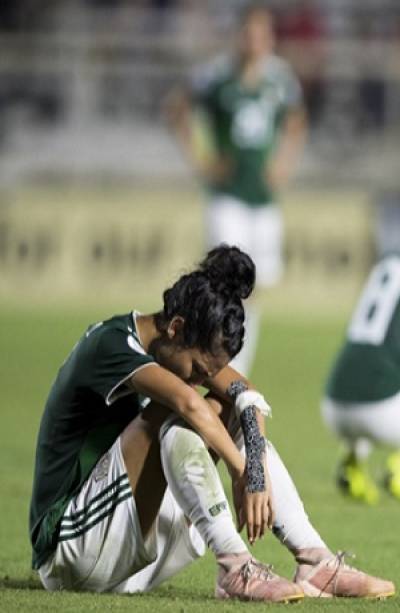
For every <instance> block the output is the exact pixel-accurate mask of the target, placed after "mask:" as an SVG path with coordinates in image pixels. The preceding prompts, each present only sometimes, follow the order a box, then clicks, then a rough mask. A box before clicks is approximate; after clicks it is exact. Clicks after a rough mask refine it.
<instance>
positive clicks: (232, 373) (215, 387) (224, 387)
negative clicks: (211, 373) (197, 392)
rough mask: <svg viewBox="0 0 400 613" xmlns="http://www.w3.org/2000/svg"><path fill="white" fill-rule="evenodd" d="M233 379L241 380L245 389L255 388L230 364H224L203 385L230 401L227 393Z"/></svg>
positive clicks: (222, 398)
mask: <svg viewBox="0 0 400 613" xmlns="http://www.w3.org/2000/svg"><path fill="white" fill-rule="evenodd" d="M234 381H241V382H243V384H244V385H245V386H246V387H247V389H250V390H251V389H255V388H254V385H253V384H252V383H251V382H250V381H249V380H248V379H247V378H246V377H245V376H244V375H241V374H240V372H238V371H237V370H235V369H234V368H232V366H225V368H223V369H222V370H220V371H219V373H218V374H217V375H216V376H215V377H213V378H212V379H208V380H207V381H206V382H205V383H204V386H205V387H206V388H207V389H209V390H210V392H213V393H214V394H215V395H216V396H218V397H219V398H221V400H225V401H228V402H232V398H231V396H230V395H229V394H228V388H229V386H230V385H231V383H233V382H234Z"/></svg>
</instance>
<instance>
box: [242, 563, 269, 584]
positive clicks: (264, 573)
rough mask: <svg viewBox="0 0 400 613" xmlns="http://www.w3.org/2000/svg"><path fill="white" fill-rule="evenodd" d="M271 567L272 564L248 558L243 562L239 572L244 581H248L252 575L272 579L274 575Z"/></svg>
mask: <svg viewBox="0 0 400 613" xmlns="http://www.w3.org/2000/svg"><path fill="white" fill-rule="evenodd" d="M272 569H273V566H272V564H262V562H257V561H256V560H253V559H250V560H248V561H247V562H246V563H245V564H243V566H242V568H241V569H240V573H241V575H242V577H243V579H244V580H245V582H246V583H248V582H249V581H250V579H251V578H252V577H256V578H257V579H265V580H266V581H268V579H272V577H273V576H274V574H273V572H272Z"/></svg>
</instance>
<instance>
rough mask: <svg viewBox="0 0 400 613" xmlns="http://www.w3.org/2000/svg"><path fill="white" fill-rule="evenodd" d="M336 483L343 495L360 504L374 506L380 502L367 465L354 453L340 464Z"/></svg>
mask: <svg viewBox="0 0 400 613" xmlns="http://www.w3.org/2000/svg"><path fill="white" fill-rule="evenodd" d="M399 476H400V473H399ZM336 483H337V485H338V487H339V489H340V490H341V491H342V493H343V494H345V495H347V496H349V497H351V498H353V499H354V500H357V501H358V502H363V503H365V504H369V505H374V504H376V503H377V502H378V500H379V491H378V488H377V487H376V485H375V483H374V482H373V480H372V479H371V477H370V475H369V473H368V471H367V467H366V465H365V464H364V463H362V462H359V461H358V460H357V459H356V458H355V456H354V454H352V453H351V454H349V455H348V456H346V457H345V458H344V459H343V460H342V461H341V462H340V464H339V466H338V469H337V476H336Z"/></svg>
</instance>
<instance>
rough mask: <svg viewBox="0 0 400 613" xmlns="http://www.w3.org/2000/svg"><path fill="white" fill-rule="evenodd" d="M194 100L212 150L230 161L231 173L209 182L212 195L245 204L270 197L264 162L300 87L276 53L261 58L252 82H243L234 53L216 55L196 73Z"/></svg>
mask: <svg viewBox="0 0 400 613" xmlns="http://www.w3.org/2000/svg"><path fill="white" fill-rule="evenodd" d="M192 91H193V95H194V98H195V100H196V101H197V102H198V103H199V105H200V106H201V107H202V108H203V109H204V110H205V112H206V115H207V117H208V120H209V122H208V123H209V126H210V129H211V132H212V138H213V141H214V144H215V147H216V150H217V151H218V152H219V153H220V154H221V155H223V156H225V157H226V158H227V159H229V160H230V162H231V163H232V173H231V175H230V176H229V178H228V179H226V180H224V181H223V182H221V183H218V184H216V183H215V184H213V185H210V186H209V187H210V188H211V190H212V191H213V192H214V193H216V194H227V195H230V196H233V197H235V198H238V199H239V200H241V201H243V202H244V203H246V204H248V205H249V206H260V205H264V204H268V203H271V202H273V201H275V194H274V193H273V189H272V187H271V186H270V185H268V183H267V180H266V178H265V164H266V162H267V160H268V158H269V157H270V156H271V154H272V152H273V149H274V147H275V145H276V142H277V139H278V138H279V131H280V126H281V123H282V120H283V118H284V116H285V114H286V113H287V112H288V111H289V110H291V109H295V108H299V107H300V105H301V102H302V96H301V88H300V85H299V82H298V80H297V79H296V77H295V76H294V74H293V72H292V70H291V69H290V67H289V65H288V64H287V63H286V62H285V61H284V60H283V59H281V58H278V57H276V56H270V57H268V58H266V60H265V62H264V65H263V68H262V76H261V79H260V81H259V83H258V85H257V86H255V87H253V88H248V87H245V86H244V85H243V84H242V83H241V80H240V75H239V69H238V66H237V65H236V63H235V60H234V59H233V58H231V59H228V58H220V59H218V60H217V61H215V62H214V63H212V64H210V65H209V66H208V67H206V68H205V69H203V70H202V71H200V72H199V74H198V75H196V76H195V78H194V80H193V84H192Z"/></svg>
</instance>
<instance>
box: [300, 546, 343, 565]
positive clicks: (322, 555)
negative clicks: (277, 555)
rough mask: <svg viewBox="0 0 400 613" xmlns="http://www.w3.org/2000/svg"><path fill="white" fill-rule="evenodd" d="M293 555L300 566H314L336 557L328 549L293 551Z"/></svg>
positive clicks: (317, 548)
mask: <svg viewBox="0 0 400 613" xmlns="http://www.w3.org/2000/svg"><path fill="white" fill-rule="evenodd" d="M293 554H294V557H295V558H296V562H297V563H298V564H299V566H302V565H304V564H305V565H309V566H314V565H315V564H319V562H322V560H329V559H331V558H333V557H334V556H333V553H332V552H331V551H330V550H329V549H328V548H326V547H305V548H303V549H297V550H295V551H293Z"/></svg>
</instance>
